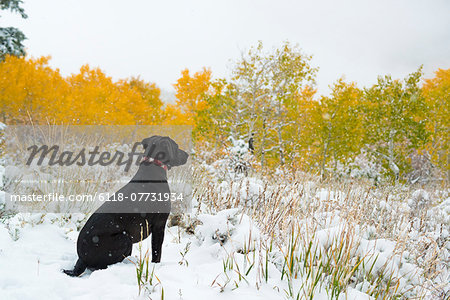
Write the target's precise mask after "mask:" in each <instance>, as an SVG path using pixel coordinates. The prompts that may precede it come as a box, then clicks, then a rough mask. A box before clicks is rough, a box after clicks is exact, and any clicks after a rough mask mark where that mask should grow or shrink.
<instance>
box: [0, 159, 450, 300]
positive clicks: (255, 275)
mask: <svg viewBox="0 0 450 300" xmlns="http://www.w3.org/2000/svg"><path fill="white" fill-rule="evenodd" d="M204 167H205V169H208V167H209V168H210V169H211V172H216V171H217V169H215V168H214V167H212V166H210V165H205V166H204ZM8 168H10V167H8ZM4 173H5V168H4V167H2V166H0V179H1V180H2V181H1V182H0V183H1V184H0V187H1V186H3V181H4V180H3V179H4V178H3V174H4ZM8 174H14V170H11V172H9V173H8ZM280 176H282V175H280ZM5 180H6V178H5ZM211 184H212V186H213V190H214V192H215V193H216V194H215V195H214V197H217V203H218V204H220V203H222V202H224V201H229V202H228V206H229V207H232V208H224V207H220V208H217V207H205V205H206V204H205V203H202V202H201V201H200V200H199V199H197V198H194V199H193V201H192V202H193V203H192V205H193V209H192V211H193V212H192V213H188V214H185V216H184V219H183V220H182V222H181V223H182V224H180V225H178V226H172V227H167V228H166V232H165V240H164V244H163V251H162V262H161V263H160V264H151V265H150V267H149V268H150V270H153V269H154V274H155V278H154V281H153V283H152V284H147V285H146V288H147V289H145V290H143V291H142V292H141V293H140V294H139V289H138V284H137V279H136V267H135V263H136V262H137V261H138V258H139V256H140V254H142V253H145V252H146V251H147V249H150V248H151V238H150V239H146V240H144V241H143V242H142V245H141V248H140V246H139V244H135V245H134V246H133V252H132V256H131V257H129V258H127V259H126V260H124V261H123V262H121V263H117V264H114V265H112V266H109V267H108V268H107V269H105V270H98V271H95V272H91V271H86V272H85V273H84V274H83V275H82V276H81V277H79V278H73V277H69V276H67V275H65V274H63V273H62V272H61V270H62V269H70V268H72V267H73V265H74V264H75V262H76V260H77V254H76V241H77V237H78V233H79V230H80V228H81V227H82V226H83V224H84V223H85V221H86V219H87V217H88V215H86V214H83V213H71V214H57V213H16V214H14V215H12V216H1V214H0V266H1V267H0V299H13V300H14V299H36V297H39V298H42V299H67V298H70V299H148V298H151V299H160V298H161V294H162V293H164V299H245V300H250V299H286V298H289V297H288V296H287V292H286V291H287V290H288V288H289V285H288V281H287V279H286V276H284V277H283V276H282V270H283V263H284V262H285V255H286V253H288V251H287V250H288V247H287V244H286V243H285V242H283V241H282V238H281V237H279V239H278V240H276V241H275V242H274V246H273V249H271V250H270V251H269V250H267V242H268V241H269V240H270V239H269V237H268V236H267V234H266V233H264V230H263V228H262V227H261V226H262V225H264V224H261V223H258V222H257V221H256V217H255V216H256V215H257V214H253V215H252V210H254V208H255V207H258V208H259V207H261V205H263V204H264V203H261V202H263V201H261V200H262V199H265V200H266V201H267V199H270V198H271V197H275V196H274V195H278V196H279V197H280V201H279V202H278V203H279V205H280V207H269V208H270V213H276V212H277V210H279V209H281V207H282V206H283V205H284V206H287V207H288V208H290V206H289V205H290V203H291V202H290V201H291V200H292V199H300V201H299V202H298V205H299V209H300V211H301V212H304V214H303V215H302V217H301V218H300V217H299V218H298V220H296V222H298V223H297V224H298V225H299V226H298V228H297V229H295V231H294V233H297V234H300V235H299V236H300V237H301V238H302V239H305V240H306V241H308V239H307V238H308V237H311V239H310V240H311V242H312V243H313V244H314V246H317V249H319V250H318V252H317V253H316V258H317V257H319V256H320V255H322V262H323V263H326V262H327V260H328V261H330V260H331V259H330V257H331V258H332V256H326V255H327V254H329V253H330V251H331V250H330V249H333V247H336V245H337V244H339V241H341V240H342V237H349V238H348V239H347V240H345V241H347V242H349V255H350V258H349V261H350V262H349V264H353V265H352V266H354V264H355V261H356V260H358V259H361V261H362V263H361V267H359V268H358V269H357V271H355V274H353V275H352V278H351V280H350V281H351V282H352V283H351V284H348V285H347V286H346V287H345V290H344V291H343V292H342V293H341V294H340V295H339V298H338V299H355V300H356V299H374V298H373V297H371V296H369V295H368V294H367V292H368V291H370V290H372V289H373V288H374V286H373V285H372V284H373V282H372V283H371V282H369V280H368V278H377V276H380V275H381V274H383V273H384V272H388V274H392V276H393V277H394V278H398V279H399V281H398V282H399V284H398V289H399V290H402V291H408V292H407V293H406V294H405V296H406V297H409V296H414V294H412V293H413V292H414V293H415V292H418V291H417V290H418V289H422V287H428V288H429V290H432V286H433V285H435V286H439V287H441V289H442V291H443V293H446V292H448V291H449V286H448V284H447V282H448V279H449V278H450V277H449V276H450V273H449V270H448V265H447V263H448V261H449V258H450V244H449V243H448V237H449V229H448V226H446V225H448V224H449V223H450V198H449V197H448V191H435V192H430V191H427V190H425V189H417V190H412V191H411V192H410V193H409V192H403V194H396V193H390V194H389V195H388V196H385V195H384V196H382V193H381V191H373V193H371V194H370V195H369V194H368V192H367V191H365V190H362V192H361V191H359V190H358V187H356V186H355V187H353V188H352V189H351V190H346V189H344V188H342V189H340V187H338V188H330V187H326V186H321V185H320V184H319V183H318V182H314V181H305V182H303V183H302V184H298V185H295V186H289V185H286V184H285V185H283V184H278V183H276V182H269V183H268V182H267V181H264V180H263V179H261V178H254V177H244V178H241V179H240V180H239V181H235V180H228V181H226V180H223V181H221V180H217V179H216V180H215V181H214V180H213V181H212V183H211ZM176 188H180V189H185V188H186V187H184V186H179V187H176ZM187 188H189V189H193V187H191V186H189V187H187ZM280 191H282V192H280ZM197 192H198V191H197ZM355 193H356V194H357V193H360V194H359V195H364V197H366V198H364V201H372V200H373V201H374V202H365V203H364V205H363V206H364V207H363V208H364V209H365V212H366V213H365V215H364V216H358V215H357V216H353V217H352V216H350V217H349V216H347V215H346V214H348V213H349V212H351V210H346V207H345V206H346V205H349V202H348V201H349V200H348V199H353V198H357V197H354V196H353V194H355ZM367 195H369V196H367ZM399 195H408V197H404V198H402V197H403V196H399ZM209 196H210V197H213V195H209ZM438 196H439V197H438ZM352 197H353V198H352ZM4 198H5V192H4V191H0V213H2V210H1V205H2V203H4ZM227 199H228V200H227ZM230 199H232V200H230ZM436 199H443V200H439V201H438V202H436V201H437V200H436ZM208 200H209V199H208ZM237 200H239V201H237ZM306 202H308V203H309V204H308V203H306ZM200 204H201V205H200ZM231 204H233V205H234V206H233V205H231ZM357 204H359V203H356V204H355V203H351V205H354V206H355V207H356V206H357ZM308 205H312V207H313V208H314V209H310V206H308ZM329 207H330V208H329ZM400 215H401V216H408V218H409V219H406V220H403V219H402V218H400V217H399V218H398V220H397V219H395V220H396V222H394V223H393V224H394V225H395V226H397V228H396V229H395V230H396V231H395V234H396V235H397V236H398V238H397V240H394V239H393V238H392V234H389V232H390V231H389V230H393V229H392V228H386V229H384V230H380V228H379V227H380V224H386V223H383V222H385V220H386V219H393V218H394V217H396V216H400ZM285 218H286V220H287V219H288V217H285ZM357 220H359V221H357ZM279 224H281V225H282V224H283V223H279ZM311 224H314V226H310V225H311ZM311 228H313V229H311ZM188 229H189V230H188ZM308 230H312V232H308ZM275 231H276V232H281V228H276V229H275ZM420 247H423V248H420ZM433 247H434V248H433ZM266 250H267V253H266V252H265V251H266ZM304 250H305V249H304V245H303V246H302V245H300V246H299V248H298V249H297V250H296V251H297V253H296V255H297V256H296V257H300V258H301V255H300V254H301V253H302V251H304ZM266 259H267V260H266ZM299 262H301V263H300V264H298V266H296V268H297V269H298V270H297V271H298V277H295V278H293V279H292V284H293V285H294V292H295V293H297V292H300V290H299V287H300V286H301V285H302V282H309V283H308V284H310V281H311V280H310V279H306V278H305V274H306V272H307V271H308V269H302V268H303V267H302V266H303V261H301V260H300V261H299ZM266 263H267V280H266V279H265V278H264V279H263V277H264V276H262V275H261V272H262V270H264V268H265V267H264V265H265V264H266ZM430 265H433V269H430V270H428V271H430V272H431V271H433V272H438V273H439V276H438V277H436V278H435V279H434V280H435V281H433V282H429V281H427V279H426V278H424V276H422V274H424V273H425V274H426V271H427V269H426V268H427V267H429V266H430ZM312 269H314V268H312ZM305 271H306V272H305ZM319 275H321V277H320V278H321V279H320V281H321V282H320V285H319V286H317V287H316V288H315V293H314V299H319V300H325V299H329V298H330V291H329V289H327V288H326V285H327V284H328V283H329V280H330V275H329V274H325V273H324V274H319ZM308 280H309V281H308ZM383 280H386V278H384V279H383ZM422 291H423V289H422ZM408 293H411V294H408ZM425 296H426V298H432V296H434V294H432V293H431V292H427V291H425Z"/></svg>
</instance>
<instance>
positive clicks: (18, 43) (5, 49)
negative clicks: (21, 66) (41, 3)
mask: <svg viewBox="0 0 450 300" xmlns="http://www.w3.org/2000/svg"><path fill="white" fill-rule="evenodd" d="M21 4H22V1H21V0H0V10H10V11H12V12H16V13H18V14H20V15H21V16H22V18H24V19H26V18H27V17H28V16H27V15H26V14H25V11H24V10H23V8H22V7H20V5H21ZM25 39H26V37H25V35H24V34H23V32H22V31H20V30H19V29H17V28H14V27H0V62H1V61H3V60H4V59H5V56H6V55H7V54H10V55H15V56H22V55H25V49H24V45H23V44H22V42H23V41H24V40H25Z"/></svg>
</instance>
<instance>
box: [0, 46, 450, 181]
mask: <svg viewBox="0 0 450 300" xmlns="http://www.w3.org/2000/svg"><path fill="white" fill-rule="evenodd" d="M49 59H50V58H49V57H41V58H18V57H15V56H7V57H6V58H5V60H4V61H3V62H1V63H0V107H1V109H0V121H1V122H3V123H6V124H29V123H30V122H34V123H36V124H105V125H108V124H117V125H132V124H146V125H152V124H155V125H156V124H161V125H186V124H189V125H192V126H193V138H194V142H195V143H196V144H197V145H198V146H199V145H201V147H202V148H203V149H206V150H208V151H209V152H212V153H223V152H221V151H222V150H223V149H224V148H226V147H227V145H229V144H230V140H231V139H234V140H236V139H241V140H244V141H248V140H249V139H250V138H253V140H254V146H255V150H254V152H253V163H254V164H255V166H256V165H257V166H258V167H259V168H266V167H269V168H273V167H282V168H294V169H301V170H304V171H308V172H315V173H317V174H321V175H322V176H323V177H326V176H329V175H336V174H341V173H342V170H345V172H348V173H351V172H352V168H355V161H357V160H358V159H359V160H361V159H363V160H367V161H370V162H371V163H373V164H375V165H378V166H380V168H382V170H383V171H382V172H383V174H384V175H388V177H391V178H393V179H407V180H410V181H412V182H415V181H417V180H418V178H419V177H420V176H422V175H423V174H422V175H420V176H419V175H417V174H419V173H418V169H420V170H422V171H421V172H422V173H423V170H425V169H426V170H430V172H434V175H433V176H437V177H438V178H441V179H444V180H446V179H447V177H448V175H447V174H446V173H447V172H449V165H448V162H449V149H448V145H449V140H448V130H449V121H448V120H449V119H450V118H449V100H450V69H449V70H442V69H439V70H438V71H437V72H436V75H435V77H434V78H431V79H425V80H424V79H423V78H422V71H421V69H420V68H419V70H417V71H416V72H413V73H411V74H410V75H408V76H407V77H406V78H405V79H403V80H399V79H393V78H391V77H390V76H384V77H379V78H378V82H377V83H376V84H374V85H372V86H369V87H365V88H360V87H358V86H357V84H356V83H354V82H346V81H345V79H344V78H340V79H338V80H337V81H336V82H335V83H334V84H333V85H331V86H330V89H331V92H330V94H329V95H328V96H319V95H317V93H316V90H315V75H316V72H317V69H316V68H314V67H312V66H311V64H310V62H311V56H308V55H305V54H304V53H303V52H302V51H301V50H300V49H299V48H298V47H295V46H292V45H290V44H289V43H287V42H286V43H284V44H283V45H282V46H281V47H279V48H277V49H275V50H273V51H266V50H265V49H264V47H263V45H262V43H259V44H257V45H256V46H255V47H252V48H251V49H250V50H249V51H248V52H246V53H243V55H242V57H241V59H240V60H238V61H236V62H235V64H234V66H233V68H232V70H231V74H230V76H229V79H223V78H213V76H212V72H211V70H209V69H206V68H204V69H202V70H200V71H198V72H194V73H191V72H190V71H189V70H188V69H185V70H183V71H181V76H180V78H179V79H178V80H177V81H176V82H175V83H174V88H175V96H176V99H177V100H176V103H174V104H164V103H163V102H162V101H161V98H160V89H159V88H158V87H157V86H156V85H155V84H154V83H148V82H145V81H144V80H142V79H140V78H139V77H132V78H128V79H123V80H117V81H115V80H113V79H112V78H111V77H109V76H107V75H106V74H105V73H104V72H102V71H101V70H100V69H98V68H91V67H90V66H88V65H85V66H82V67H81V69H80V71H79V72H78V73H77V74H72V75H70V76H67V77H64V76H62V75H61V74H60V72H59V70H58V69H54V68H51V67H50V66H49V64H48V63H49ZM418 161H420V163H417V162H418ZM436 174H438V175H436ZM428 175H430V176H431V175H432V174H428ZM416 177H417V178H416Z"/></svg>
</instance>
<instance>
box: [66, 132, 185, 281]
mask: <svg viewBox="0 0 450 300" xmlns="http://www.w3.org/2000/svg"><path fill="white" fill-rule="evenodd" d="M142 145H143V147H144V149H145V152H144V159H143V160H142V162H141V163H140V165H139V169H138V171H137V173H136V175H135V176H134V177H133V178H132V179H131V181H130V182H129V183H127V184H126V185H125V186H124V187H122V188H121V189H120V190H119V191H117V192H116V193H115V194H114V195H113V196H111V198H114V199H113V200H114V201H110V202H105V203H104V204H103V205H102V206H100V207H99V208H98V209H97V211H96V212H95V213H94V214H92V216H91V217H90V218H89V219H88V220H87V222H86V224H85V225H84V227H83V228H82V229H81V231H80V234H79V236H78V240H77V253H78V261H77V262H76V264H75V267H74V269H73V270H63V272H64V273H66V274H67V275H70V276H80V275H81V274H82V273H83V272H84V271H85V270H86V268H88V269H90V270H97V269H105V268H106V267H107V266H108V265H111V264H115V263H118V262H121V261H123V260H124V259H125V257H127V256H130V255H131V250H132V245H133V243H137V242H139V241H141V240H143V239H145V238H147V237H148V236H149V235H150V234H151V235H152V262H155V263H158V262H160V261H161V247H162V243H163V240H164V229H165V226H166V221H167V218H168V217H169V213H170V202H171V200H170V199H168V198H170V196H171V194H170V190H169V185H168V184H167V172H166V171H167V170H168V169H170V168H171V167H175V166H180V165H183V164H185V163H186V161H187V159H188V156H189V155H188V154H187V153H186V152H184V151H183V150H181V149H178V145H177V144H176V143H175V142H174V141H173V140H172V139H170V138H169V137H161V136H152V137H150V138H146V139H144V140H143V141H142ZM168 195H169V196H168ZM111 198H110V200H112V199H111ZM118 199H122V200H121V201H118Z"/></svg>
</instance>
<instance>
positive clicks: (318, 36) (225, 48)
mask: <svg viewBox="0 0 450 300" xmlns="http://www.w3.org/2000/svg"><path fill="white" fill-rule="evenodd" d="M24 8H25V11H26V13H27V14H28V16H29V18H28V19H25V20H22V19H20V17H19V16H18V15H13V14H10V13H7V12H1V15H2V17H1V18H0V26H15V27H19V28H20V29H21V30H22V31H23V32H24V33H25V35H26V36H27V37H28V40H27V41H26V42H25V45H26V47H27V52H28V53H29V54H31V55H32V56H40V55H51V56H52V60H51V65H52V66H54V67H58V68H60V70H61V72H62V73H63V74H64V75H68V74H70V73H74V72H78V70H79V68H80V66H81V65H83V64H85V63H89V64H90V65H91V66H98V67H100V68H101V69H102V70H104V71H105V72H106V73H107V74H108V75H111V76H113V77H114V78H115V79H118V78H125V77H129V76H137V75H140V76H141V78H143V79H145V80H147V81H151V82H155V83H157V84H158V85H159V86H160V87H161V88H162V89H165V90H168V91H173V88H172V84H173V83H175V81H176V80H177V78H178V77H179V76H180V71H181V70H182V69H184V68H186V67H187V68H189V69H190V70H191V71H197V70H200V69H201V68H202V67H203V66H206V67H210V68H211V69H212V71H213V75H214V76H215V77H223V76H227V75H228V74H229V73H230V72H229V70H230V66H231V62H230V60H232V59H236V58H238V57H239V56H240V53H241V51H243V50H246V49H248V47H249V46H251V45H254V44H256V42H257V41H258V40H262V41H263V42H264V45H265V46H266V47H268V48H272V47H274V46H278V45H280V44H281V43H282V42H283V41H284V40H289V41H290V42H291V43H293V44H295V43H298V44H299V46H300V47H301V48H302V49H303V50H304V52H305V53H307V54H312V55H314V58H313V61H312V64H313V66H316V67H319V68H320V70H319V73H318V77H317V83H318V88H319V93H322V94H327V93H328V92H329V91H328V85H329V84H331V83H333V82H334V81H335V80H336V79H338V78H339V77H340V76H342V75H345V76H346V79H347V80H351V81H356V82H358V84H359V86H363V85H369V84H372V83H374V82H375V80H376V77H377V75H384V74H391V75H392V76H394V77H395V78H400V77H404V76H405V75H406V74H408V73H411V72H413V71H415V70H416V69H417V68H418V66H419V65H421V64H423V65H424V70H425V74H426V76H427V77H432V76H433V72H434V71H435V70H437V68H439V67H440V68H445V69H446V68H450V17H449V16H450V1H448V0H439V1H438V0H428V1H426V0H417V1H416V0H370V1H369V0H345V1H333V0H328V1H325V0H320V1H317V0H314V1H313V0H309V1H304V0H302V1H300V0H298V1H293V0H292V1H288V0H270V1H269V0H226V1H225V0H223V1H217V0H159V1H154V0H127V1H123V0H120V1H119V0H25V1H24Z"/></svg>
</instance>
